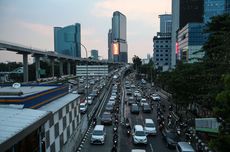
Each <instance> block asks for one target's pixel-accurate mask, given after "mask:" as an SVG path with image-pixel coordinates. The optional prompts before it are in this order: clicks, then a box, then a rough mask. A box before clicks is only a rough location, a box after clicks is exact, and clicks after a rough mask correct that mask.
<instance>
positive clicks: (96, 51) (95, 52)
mask: <svg viewBox="0 0 230 152" xmlns="http://www.w3.org/2000/svg"><path fill="white" fill-rule="evenodd" d="M91 57H92V58H93V59H94V60H98V50H91Z"/></svg>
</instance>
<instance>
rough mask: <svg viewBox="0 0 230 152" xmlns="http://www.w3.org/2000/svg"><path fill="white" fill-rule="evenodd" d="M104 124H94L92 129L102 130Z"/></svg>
mask: <svg viewBox="0 0 230 152" xmlns="http://www.w3.org/2000/svg"><path fill="white" fill-rule="evenodd" d="M103 128H104V125H96V126H95V128H94V130H103Z"/></svg>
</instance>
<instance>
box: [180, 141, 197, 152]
mask: <svg viewBox="0 0 230 152" xmlns="http://www.w3.org/2000/svg"><path fill="white" fill-rule="evenodd" d="M177 144H178V145H179V146H180V147H181V149H182V151H189V152H193V151H194V152H195V150H194V149H193V148H192V146H191V145H190V144H189V143H187V142H178V143H177Z"/></svg>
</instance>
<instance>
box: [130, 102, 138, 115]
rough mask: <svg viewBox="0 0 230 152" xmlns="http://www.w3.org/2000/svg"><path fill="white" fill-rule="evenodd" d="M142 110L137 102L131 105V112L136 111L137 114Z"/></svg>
mask: <svg viewBox="0 0 230 152" xmlns="http://www.w3.org/2000/svg"><path fill="white" fill-rule="evenodd" d="M139 112H140V109H139V106H138V105H137V104H135V103H134V104H132V106H131V113H136V114H139Z"/></svg>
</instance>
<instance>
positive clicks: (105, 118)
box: [101, 112, 112, 125]
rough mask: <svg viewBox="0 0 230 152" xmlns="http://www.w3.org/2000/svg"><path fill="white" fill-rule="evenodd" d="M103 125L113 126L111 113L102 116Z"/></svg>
mask: <svg viewBox="0 0 230 152" xmlns="http://www.w3.org/2000/svg"><path fill="white" fill-rule="evenodd" d="M101 124H103V125H104V124H110V125H111V124H112V114H111V113H110V112H104V113H103V114H102V115H101Z"/></svg>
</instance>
